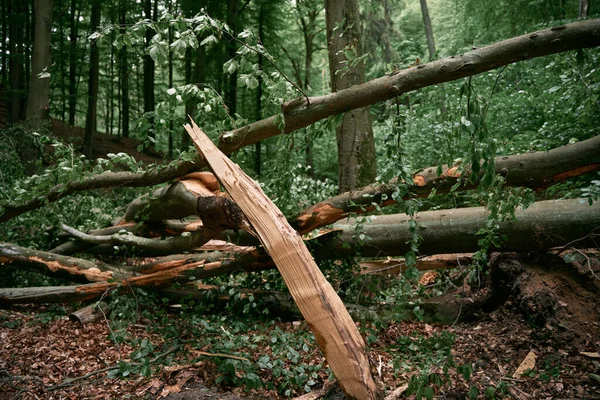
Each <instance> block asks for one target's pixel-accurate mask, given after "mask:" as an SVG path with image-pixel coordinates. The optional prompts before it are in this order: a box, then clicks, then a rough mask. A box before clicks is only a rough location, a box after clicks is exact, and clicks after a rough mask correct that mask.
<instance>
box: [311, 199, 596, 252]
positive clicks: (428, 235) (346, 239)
mask: <svg viewBox="0 0 600 400" xmlns="http://www.w3.org/2000/svg"><path fill="white" fill-rule="evenodd" d="M488 215H489V212H488V211H487V210H486V209H485V207H470V208H457V209H450V210H439V211H426V212H420V213H417V214H416V215H415V218H414V219H415V220H416V221H417V223H418V226H419V231H418V233H419V235H420V236H421V237H422V238H423V242H422V243H421V245H420V246H419V253H420V254H421V255H431V254H444V253H448V254H449V253H469V252H475V251H477V250H478V249H479V243H478V241H479V239H480V238H481V237H480V236H478V235H477V232H478V231H479V230H480V229H484V228H485V227H486V223H487V218H488ZM515 216H516V218H517V219H516V220H513V221H505V222H501V223H500V229H499V232H498V233H499V234H500V235H505V236H506V240H505V241H503V242H502V244H501V246H500V248H499V249H498V251H515V252H534V251H539V250H544V249H549V248H552V247H557V246H562V245H565V244H567V243H570V242H573V241H576V240H578V239H581V240H580V241H578V242H577V245H578V246H580V247H582V248H586V247H590V248H593V247H596V246H597V242H595V241H594V237H593V236H588V235H589V234H590V233H591V232H593V231H594V230H595V229H596V233H600V232H599V231H598V228H599V227H600V202H595V203H594V204H593V205H591V206H590V205H589V204H588V203H587V200H584V199H572V200H548V201H540V202H536V203H534V204H532V205H531V206H530V207H529V208H527V209H526V210H523V209H518V210H516V212H515ZM372 218H374V219H373V220H372V221H371V222H369V223H363V224H360V225H357V223H356V220H355V219H349V220H347V221H344V222H338V223H336V224H334V227H335V228H337V229H342V233H341V235H340V236H339V238H337V239H333V240H332V242H331V243H330V244H329V246H323V252H324V253H325V254H322V256H323V257H334V256H335V255H336V254H343V253H348V252H349V250H348V247H349V246H348V245H350V246H351V248H353V249H356V251H358V252H359V253H360V254H361V256H363V257H386V256H398V255H404V254H406V253H407V252H408V251H409V250H410V239H411V233H410V232H409V230H408V221H409V219H410V217H409V216H407V215H405V214H394V215H378V216H374V217H372ZM357 226H360V233H361V234H364V235H366V239H365V240H364V243H363V244H362V245H361V244H360V243H359V242H360V241H359V240H358V238H357V237H356V236H357V232H356V227H357Z"/></svg>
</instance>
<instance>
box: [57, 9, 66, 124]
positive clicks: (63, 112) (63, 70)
mask: <svg viewBox="0 0 600 400" xmlns="http://www.w3.org/2000/svg"><path fill="white" fill-rule="evenodd" d="M63 3H64V1H62V0H61V1H60V2H59V9H62V8H64V4H63ZM58 35H59V45H58V49H59V50H58V51H59V53H60V55H61V56H60V57H59V69H60V120H61V121H62V122H65V121H66V116H67V82H66V79H65V78H66V76H67V69H66V63H65V57H64V54H65V24H64V17H62V16H60V18H59V19H58Z"/></svg>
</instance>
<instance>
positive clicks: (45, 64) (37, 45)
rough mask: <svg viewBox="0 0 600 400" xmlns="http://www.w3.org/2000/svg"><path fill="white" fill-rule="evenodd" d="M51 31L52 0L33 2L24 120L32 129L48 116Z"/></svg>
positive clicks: (36, 0)
mask: <svg viewBox="0 0 600 400" xmlns="http://www.w3.org/2000/svg"><path fill="white" fill-rule="evenodd" d="M51 30H52V0H35V38H34V42H33V57H32V60H31V81H30V85H29V98H28V99H27V112H26V114H25V115H26V118H27V119H29V120H31V121H32V123H33V126H34V128H37V127H39V125H40V122H41V120H42V118H45V117H47V116H48V103H49V97H50V75H49V68H50V37H51Z"/></svg>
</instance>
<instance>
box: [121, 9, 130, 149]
mask: <svg viewBox="0 0 600 400" xmlns="http://www.w3.org/2000/svg"><path fill="white" fill-rule="evenodd" d="M120 23H121V33H125V26H126V24H127V0H121V16H120ZM119 54H120V57H119V58H120V61H121V63H120V69H121V107H122V111H121V120H122V129H123V131H122V132H123V137H125V138H127V137H129V71H130V69H129V65H128V64H127V46H123V47H121V50H119Z"/></svg>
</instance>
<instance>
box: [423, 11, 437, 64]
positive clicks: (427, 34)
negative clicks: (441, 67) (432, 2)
mask: <svg viewBox="0 0 600 400" xmlns="http://www.w3.org/2000/svg"><path fill="white" fill-rule="evenodd" d="M421 13H422V14H423V24H424V25H425V37H426V38H427V48H428V49H429V61H433V60H435V58H436V57H435V53H436V51H435V42H434V40H433V29H432V28H431V19H430V18H429V8H428V7H427V0H421Z"/></svg>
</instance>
